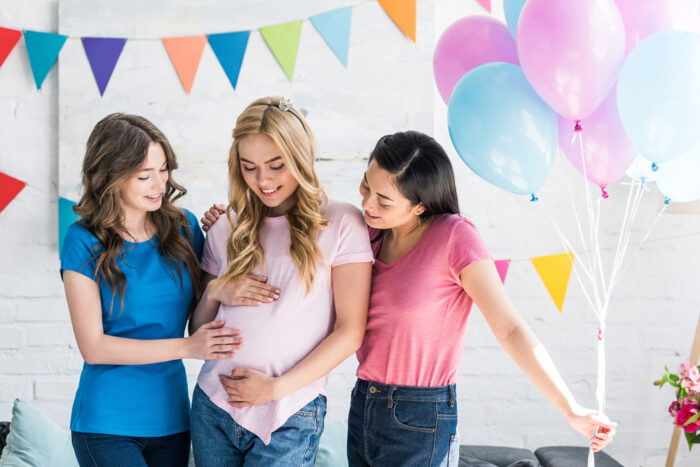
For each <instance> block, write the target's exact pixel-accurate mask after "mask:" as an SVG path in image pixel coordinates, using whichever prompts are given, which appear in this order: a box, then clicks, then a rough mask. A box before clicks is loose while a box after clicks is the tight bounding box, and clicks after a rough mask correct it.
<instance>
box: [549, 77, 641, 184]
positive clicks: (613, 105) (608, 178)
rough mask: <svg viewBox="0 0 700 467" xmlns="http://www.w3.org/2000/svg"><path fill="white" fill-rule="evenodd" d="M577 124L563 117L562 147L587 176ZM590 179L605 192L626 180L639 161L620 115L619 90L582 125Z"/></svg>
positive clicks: (584, 151)
mask: <svg viewBox="0 0 700 467" xmlns="http://www.w3.org/2000/svg"><path fill="white" fill-rule="evenodd" d="M575 125H576V124H575V122H573V121H571V120H567V119H565V118H563V117H561V116H559V146H560V147H561V150H562V152H563V153H564V155H565V156H566V158H567V159H569V160H570V161H571V163H572V164H574V167H576V168H577V169H578V171H579V172H581V174H583V161H582V160H581V146H580V143H579V141H578V139H575V140H574V141H572V139H573V138H574V135H575V131H574V128H575ZM581 128H582V130H581V138H583V154H584V160H585V161H586V178H587V179H588V180H590V181H591V182H593V183H595V184H596V185H598V186H600V187H601V188H605V187H606V186H607V185H609V184H610V183H612V182H614V181H615V180H617V179H618V178H620V177H622V175H623V174H624V173H625V170H627V168H628V167H629V166H630V165H631V164H632V162H633V161H634V159H635V157H637V150H636V149H635V147H634V145H633V144H632V141H630V139H629V138H628V137H627V133H626V132H625V129H624V128H623V126H622V121H621V120H620V114H619V112H618V111H617V86H616V87H614V88H613V89H612V90H611V91H610V93H609V94H608V96H607V97H606V98H605V100H604V101H603V102H602V103H601V104H600V105H599V106H598V108H597V109H596V110H595V112H593V113H592V114H591V115H589V116H588V117H586V118H585V119H584V120H583V121H581Z"/></svg>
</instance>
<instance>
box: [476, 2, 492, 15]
mask: <svg viewBox="0 0 700 467" xmlns="http://www.w3.org/2000/svg"><path fill="white" fill-rule="evenodd" d="M476 1H477V2H479V4H480V5H481V6H483V7H484V8H486V11H488V12H489V13H491V0H476Z"/></svg>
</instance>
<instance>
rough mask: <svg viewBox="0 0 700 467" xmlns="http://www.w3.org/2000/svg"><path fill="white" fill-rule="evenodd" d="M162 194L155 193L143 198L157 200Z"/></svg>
mask: <svg viewBox="0 0 700 467" xmlns="http://www.w3.org/2000/svg"><path fill="white" fill-rule="evenodd" d="M162 196H163V193H158V194H157V195H151V196H146V197H145V198H146V199H147V200H149V201H159V200H160V198H161V197H162Z"/></svg>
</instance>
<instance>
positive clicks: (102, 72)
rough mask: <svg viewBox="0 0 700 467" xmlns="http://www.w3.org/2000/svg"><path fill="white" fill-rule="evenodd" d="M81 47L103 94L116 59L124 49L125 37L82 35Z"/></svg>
mask: <svg viewBox="0 0 700 467" xmlns="http://www.w3.org/2000/svg"><path fill="white" fill-rule="evenodd" d="M82 41H83V48H84V49H85V54H86V55H87V58H88V61H89V62H90V67H92V74H93V75H95V81H97V87H98V88H100V95H101V96H103V95H104V93H105V89H106V88H107V83H109V79H110V78H111V77H112V72H113V71H114V67H115V66H116V65H117V60H119V56H120V55H121V53H122V49H124V44H126V39H121V38H116V37H83V38H82Z"/></svg>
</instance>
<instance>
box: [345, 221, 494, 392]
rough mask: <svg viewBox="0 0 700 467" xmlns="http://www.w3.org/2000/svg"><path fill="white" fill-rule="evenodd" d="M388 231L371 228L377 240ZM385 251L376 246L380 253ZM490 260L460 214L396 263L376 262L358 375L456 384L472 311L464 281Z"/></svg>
mask: <svg viewBox="0 0 700 467" xmlns="http://www.w3.org/2000/svg"><path fill="white" fill-rule="evenodd" d="M380 233H381V231H379V230H375V229H370V237H371V238H372V239H376V238H378V235H379V234H380ZM380 245H381V241H375V242H373V243H372V249H373V250H374V252H375V254H376V252H377V251H378V250H379V246H380ZM489 257H490V256H489V252H488V250H487V249H486V246H485V245H484V242H483V241H482V239H481V236H480V235H479V232H478V231H477V230H476V227H474V225H473V224H472V223H471V222H469V221H468V220H466V219H464V218H463V217H461V216H459V215H457V214H452V215H442V216H439V217H437V218H436V219H435V220H433V222H432V224H431V225H430V227H429V228H428V230H427V231H426V232H425V233H424V234H423V237H421V239H420V240H419V241H418V243H416V245H415V246H414V247H413V248H412V249H411V250H409V251H408V252H407V253H406V254H404V255H403V256H402V257H401V258H399V259H398V260H396V261H394V262H393V263H390V264H384V263H382V262H381V261H379V260H375V262H374V266H373V267H372V292H371V295H370V306H369V320H368V322H367V330H366V331H365V337H364V340H363V342H362V346H361V347H360V349H359V350H358V351H357V359H358V360H359V362H360V366H359V368H358V370H357V376H358V377H360V378H362V379H365V380H368V381H374V382H377V383H383V384H395V385H400V386H429V387H435V386H445V385H448V384H453V383H454V382H455V381H456V380H457V369H458V366H459V359H460V357H461V355H462V349H463V347H464V335H465V332H466V326H467V317H468V316H469V311H470V308H471V305H472V300H471V298H470V297H469V295H467V293H466V292H465V291H464V289H463V288H462V286H461V282H460V278H459V275H460V273H461V272H462V270H463V269H464V268H465V267H467V266H468V265H469V264H471V263H472V262H474V261H478V260H481V259H486V258H489Z"/></svg>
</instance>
